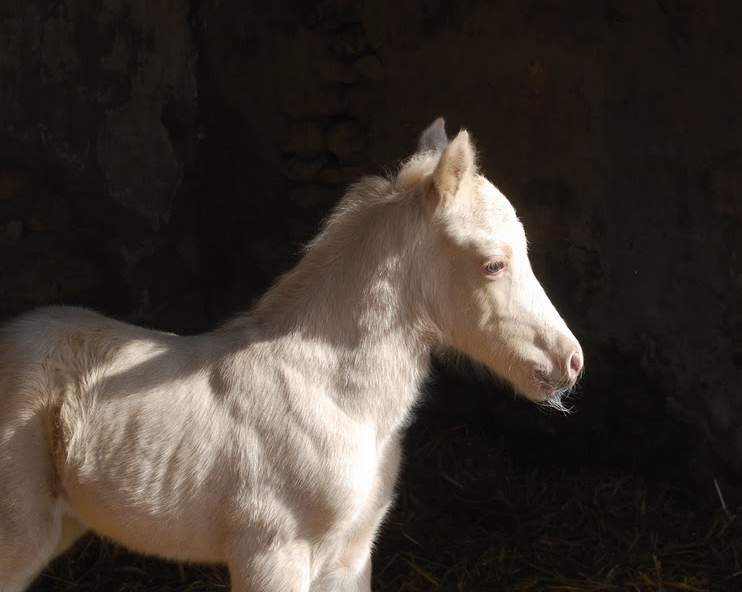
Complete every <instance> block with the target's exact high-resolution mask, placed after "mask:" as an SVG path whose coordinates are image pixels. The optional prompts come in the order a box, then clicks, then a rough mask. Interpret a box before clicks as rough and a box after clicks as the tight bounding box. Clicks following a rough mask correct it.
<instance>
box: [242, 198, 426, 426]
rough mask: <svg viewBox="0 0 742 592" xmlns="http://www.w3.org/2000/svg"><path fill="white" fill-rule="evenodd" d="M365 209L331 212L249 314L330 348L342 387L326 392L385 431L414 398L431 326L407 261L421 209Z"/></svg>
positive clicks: (273, 329) (267, 326) (274, 330)
mask: <svg viewBox="0 0 742 592" xmlns="http://www.w3.org/2000/svg"><path fill="white" fill-rule="evenodd" d="M371 207H372V206H369V209H370V211H369V212H367V213H366V215H365V216H362V215H361V212H354V213H352V214H346V215H347V216H348V218H349V219H347V220H342V219H341V220H336V221H335V224H334V226H333V225H331V227H330V228H328V230H326V231H325V232H324V233H323V234H322V235H321V236H320V237H319V238H318V240H317V241H316V242H315V244H314V245H313V246H312V248H311V249H310V251H309V252H308V253H307V254H306V255H305V256H304V258H303V259H302V260H301V261H300V262H299V263H298V265H297V266H296V267H295V268H294V269H293V270H292V271H290V272H289V273H288V274H286V275H285V276H284V277H283V278H281V279H280V280H279V281H278V283H277V284H276V285H275V286H274V287H273V288H271V290H270V291H269V292H268V293H267V294H266V295H265V297H264V298H263V299H262V300H261V302H260V303H259V304H258V306H257V307H256V309H255V310H254V311H253V315H251V316H252V317H253V319H255V320H256V321H258V322H259V323H260V325H261V326H262V327H263V328H264V330H266V331H267V332H268V334H269V335H270V334H273V336H275V337H277V338H281V337H282V336H287V337H288V340H289V341H290V342H294V343H299V344H304V345H306V344H310V345H311V344H312V343H315V344H318V345H322V346H323V348H322V349H323V350H324V351H330V352H331V354H330V355H331V356H333V357H334V361H333V362H331V363H329V364H328V370H329V372H330V373H331V374H334V376H333V378H332V383H333V384H335V385H342V386H338V387H337V388H335V389H334V390H333V389H330V392H329V393H328V395H330V396H333V397H334V398H335V399H336V402H337V404H338V405H339V406H341V407H343V408H345V409H346V410H347V411H348V412H349V413H353V414H357V415H359V416H361V417H363V418H364V419H368V420H370V421H372V422H375V423H376V424H377V425H378V427H379V428H380V430H381V431H389V430H393V429H395V426H398V425H400V424H401V422H403V421H404V419H405V417H406V416H407V414H408V412H409V411H410V409H411V407H412V406H413V405H414V403H415V400H416V398H417V394H418V391H419V387H420V383H421V381H422V380H423V379H424V377H425V375H426V373H427V371H428V369H429V365H430V350H431V348H432V344H433V337H434V333H433V331H431V329H430V324H429V323H428V322H426V319H425V318H423V316H422V313H421V311H420V302H421V300H422V298H421V286H420V280H419V277H418V273H416V271H415V267H414V265H413V261H414V260H415V258H416V254H417V252H419V251H420V248H421V239H420V236H419V228H420V226H419V224H415V223H414V222H415V220H414V216H419V215H420V213H419V212H418V211H417V210H416V209H415V208H414V205H409V204H377V205H376V206H374V208H375V209H371ZM418 222H419V221H418Z"/></svg>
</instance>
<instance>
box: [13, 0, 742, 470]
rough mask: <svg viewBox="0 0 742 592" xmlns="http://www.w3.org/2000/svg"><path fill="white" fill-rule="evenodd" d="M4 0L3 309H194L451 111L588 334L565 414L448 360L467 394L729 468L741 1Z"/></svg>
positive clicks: (192, 319) (739, 376)
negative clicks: (528, 403) (53, 305)
mask: <svg viewBox="0 0 742 592" xmlns="http://www.w3.org/2000/svg"><path fill="white" fill-rule="evenodd" d="M6 5H7V8H4V9H3V10H5V11H6V12H7V14H4V15H1V16H2V17H3V18H2V20H1V21H0V22H1V23H2V24H1V25H0V27H2V28H3V39H4V40H7V41H4V42H3V44H2V45H1V46H0V52H1V54H0V55H2V57H3V59H2V60H1V61H0V64H3V66H2V68H4V70H3V71H2V72H1V73H0V74H1V75H2V79H3V80H4V81H6V82H5V83H4V85H3V86H2V91H1V94H0V161H1V162H3V163H5V164H4V165H3V169H2V171H3V172H2V174H0V200H1V201H0V216H1V219H0V248H2V259H0V260H1V261H2V262H3V264H2V267H1V268H0V293H1V294H2V301H1V302H0V306H2V307H3V309H2V311H3V313H4V314H6V315H7V314H10V313H11V312H15V311H17V310H20V309H22V308H25V307H28V306H31V305H33V304H37V303H41V302H51V301H79V302H83V303H88V304H95V305H96V306H98V307H99V308H103V309H104V310H107V311H110V312H114V313H118V314H121V315H123V316H126V317H127V318H133V319H135V320H141V321H143V322H149V323H151V324H158V325H160V326H166V327H168V328H172V329H176V330H183V331H188V330H196V329H200V328H203V327H204V326H207V325H209V324H211V323H213V322H216V321H217V320H218V319H220V318H223V317H224V316H226V315H228V314H231V313H232V312H234V311H235V310H237V309H239V308H241V307H244V306H248V305H249V304H250V302H251V300H252V299H253V298H254V297H255V296H257V295H258V294H259V293H260V292H262V291H263V290H264V289H265V288H266V287H267V285H268V284H269V282H270V281H271V279H272V278H273V277H275V275H276V274H277V273H278V272H280V271H283V270H285V269H286V268H287V267H288V266H290V265H291V263H292V262H293V261H295V259H296V257H297V253H298V252H299V249H300V247H301V245H302V244H303V243H304V242H306V241H307V240H308V239H309V238H310V237H311V236H312V234H313V233H314V232H315V230H316V228H317V225H318V223H319V221H320V220H321V218H322V217H323V216H324V215H325V214H326V212H327V211H328V209H329V208H330V207H331V206H332V204H334V203H335V202H336V200H337V199H338V198H339V196H340V195H341V194H342V192H343V190H344V187H345V186H346V185H347V184H348V183H349V182H351V181H353V180H354V179H356V178H357V177H358V176H359V175H360V174H361V173H364V172H371V173H379V172H382V171H383V170H384V169H385V167H389V166H393V165H394V164H395V162H397V160H398V159H400V158H403V157H404V156H406V155H408V154H409V152H410V151H411V150H412V148H413V147H414V145H415V141H416V137H417V134H418V133H419V131H420V130H421V129H422V128H423V127H424V126H425V125H426V124H427V123H429V122H430V121H431V120H432V119H433V118H435V117H437V116H439V115H444V116H446V118H447V120H448V122H449V129H450V130H452V131H455V130H456V129H457V128H458V127H459V126H466V127H468V128H469V129H470V130H471V132H472V133H473V135H474V137H475V139H476V141H477V143H478V146H479V148H480V151H481V157H482V158H481V160H482V165H483V168H484V170H485V172H486V173H487V174H488V176H489V177H490V178H491V179H492V180H493V181H494V182H495V183H496V184H498V185H499V186H500V187H501V188H502V189H503V190H504V191H505V192H506V193H507V194H508V195H509V196H510V197H511V199H512V201H513V203H514V205H515V206H516V208H517V209H518V211H519V213H520V215H521V217H522V218H523V220H524V222H525V224H526V228H527V230H528V233H529V238H530V240H531V252H532V258H533V261H534V266H535V268H536V270H537V274H538V275H539V277H541V278H542V280H543V283H544V284H545V286H546V287H547V291H548V292H549V294H550V295H551V296H552V299H553V300H554V301H555V303H556V304H557V307H558V308H559V309H560V310H561V311H563V313H564V316H565V317H566V319H567V320H568V322H569V324H570V326H572V327H573V329H574V331H575V333H576V334H577V336H578V337H579V338H580V340H581V341H582V342H583V344H584V346H585V349H586V354H587V374H586V378H585V380H584V383H583V389H582V393H581V395H580V397H579V399H578V400H577V402H576V411H577V413H576V414H575V415H573V416H572V417H570V418H568V419H566V420H565V419H561V418H554V417H546V416H542V415H539V414H538V413H537V412H535V411H534V410H532V409H531V408H528V410H525V409H524V408H521V407H519V406H518V405H517V404H514V405H511V404H510V403H504V402H503V401H506V400H507V398H506V397H503V396H502V395H492V387H491V385H482V384H479V383H478V382H476V381H472V380H467V379H463V380H464V381H465V382H462V379H461V378H452V379H451V380H452V381H453V383H452V384H449V385H448V387H447V389H446V390H448V391H450V392H451V393H453V394H451V395H450V396H449V400H450V401H454V405H457V406H459V411H457V413H461V414H462V417H467V418H468V419H471V418H473V417H475V416H476V417H479V418H481V416H482V414H481V413H480V412H481V410H482V409H486V410H487V413H488V414H489V415H491V416H492V417H495V418H497V417H503V415H502V414H503V413H507V414H508V415H507V417H518V418H519V419H518V421H515V422H499V421H498V420H496V419H493V422H494V423H493V425H495V426H496V427H497V428H498V429H503V430H508V429H510V430H511V431H512V433H513V434H517V438H516V436H515V435H514V438H516V439H520V441H524V440H525V441H527V442H528V443H529V444H528V446H530V445H531V444H532V445H533V446H531V448H532V449H533V448H538V449H540V450H545V449H549V450H552V451H555V452H556V453H557V454H561V455H562V456H563V457H564V458H567V457H569V458H572V459H577V460H576V462H581V461H587V460H588V459H589V458H591V457H592V458H593V459H595V458H605V459H608V460H610V459H613V460H616V459H620V458H626V457H629V458H631V459H634V460H636V461H637V462H640V463H643V462H647V463H648V466H651V467H652V468H651V470H655V469H656V468H657V467H658V466H665V465H668V464H670V465H672V466H675V467H677V468H678V471H679V472H680V473H681V474H682V473H683V472H684V471H686V472H687V470H688V466H689V463H691V464H692V467H693V468H692V470H693V472H694V474H695V475H696V477H697V479H699V480H700V481H701V482H703V483H706V484H708V483H709V480H710V479H711V478H712V477H718V478H719V479H722V478H724V477H726V478H727V479H729V480H730V481H734V479H735V474H736V475H739V473H740V469H742V422H741V421H740V417H741V416H742V397H741V396H740V394H739V385H740V384H741V383H742V369H741V366H742V362H741V361H742V345H741V344H740V334H742V316H741V314H742V313H741V312H740V311H741V310H742V307H740V293H741V290H742V275H741V274H742V272H740V264H739V261H738V258H739V256H740V255H739V254H740V252H742V250H741V247H742V244H741V241H742V239H741V238H740V236H741V234H740V232H739V228H740V218H741V217H742V198H740V180H741V173H740V172H739V171H740V170H742V166H740V165H742V162H741V161H742V153H740V149H739V145H738V144H739V138H740V132H741V131H742V129H741V125H742V124H741V122H740V118H739V116H738V110H739V105H740V104H742V96H741V95H742V79H740V78H739V77H738V76H736V71H737V69H738V64H739V63H740V60H741V59H742V42H741V41H740V39H739V36H738V34H737V31H736V28H737V24H738V23H739V22H741V21H740V18H742V5H739V3H736V2H734V1H733V0H716V1H711V2H706V3H703V4H701V3H691V2H684V1H681V0H659V1H657V2H646V1H645V0H621V1H618V0H615V1H614V0H611V1H607V2H591V1H572V0H570V1H566V2H560V3H554V2H544V1H539V0H529V1H528V2H504V1H501V2H490V1H484V0H463V1H461V2H457V3H455V4H452V3H450V2H442V1H440V0H423V1H421V2H418V1H412V0H397V1H395V2H388V1H381V2H363V1H360V0H358V1H351V0H348V1H340V0H314V1H309V2H299V1H298V0H279V1H277V2H273V3H254V2H244V1H241V0H219V1H212V2H206V1H202V2H192V3H191V5H190V6H187V5H185V4H183V3H178V2H163V3H157V8H155V7H154V5H152V3H147V2H144V1H141V2H139V1H136V0H126V1H124V0H121V1H119V2H114V1H108V2H97V3H82V2H66V3H62V2H52V1H51V0H35V2H25V1H24V2H21V1H20V0H19V1H17V2H11V1H9V2H7V3H6ZM34 257H37V258H38V261H39V263H38V265H37V264H35V263H34V264H33V265H31V264H29V263H28V262H30V261H36V259H34ZM14 261H15V262H16V263H13V262H14ZM14 265H15V267H14ZM34 265H37V266H36V267H34ZM14 274H15V275H14ZM55 274H57V275H55ZM57 276H59V277H57ZM60 277H61V279H60ZM462 385H463V386H462ZM465 392H471V393H472V394H471V395H466V396H465V395H464V393H465ZM464 400H466V401H467V403H466V405H464V404H463V401H464ZM436 404H443V403H441V402H438V403H436V401H434V402H433V404H432V406H431V408H433V409H435V408H436ZM502 405H504V406H505V407H507V408H506V409H504V410H503V409H500V406H502ZM467 406H469V407H471V406H473V408H474V409H476V410H477V411H476V412H471V411H470V412H465V411H461V409H463V408H465V407H467ZM467 413H468V415H467ZM485 415H486V414H485ZM513 426H516V427H513ZM524 433H525V434H527V435H526V436H523V434H524ZM531 433H533V434H540V436H539V437H538V438H536V437H535V436H533V438H534V439H533V440H530V439H529V438H531V436H530V434H531ZM528 446H527V447H528ZM599 451H603V454H604V456H601V455H600V453H599ZM648 459H653V461H652V462H650V461H649V460H648ZM714 459H716V460H714Z"/></svg>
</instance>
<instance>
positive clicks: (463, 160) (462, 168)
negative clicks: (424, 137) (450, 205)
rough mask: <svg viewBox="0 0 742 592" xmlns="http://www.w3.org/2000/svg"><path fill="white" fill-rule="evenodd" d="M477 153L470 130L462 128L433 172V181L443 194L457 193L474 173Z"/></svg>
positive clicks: (444, 151)
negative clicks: (463, 182)
mask: <svg viewBox="0 0 742 592" xmlns="http://www.w3.org/2000/svg"><path fill="white" fill-rule="evenodd" d="M475 165H476V153H475V151H474V145H473V144H472V141H471V138H470V137H469V132H467V131H466V130H461V131H460V132H459V133H458V135H457V136H456V137H455V138H454V139H453V140H451V142H450V143H449V144H448V146H446V148H445V150H443V154H441V159H440V160H439V161H438V166H436V167H435V171H434V172H433V183H434V184H435V186H436V188H437V189H438V191H440V193H441V195H442V196H446V195H456V193H457V192H458V190H459V187H461V183H462V181H464V180H465V179H467V178H468V177H470V176H472V175H473V174H474V169H475Z"/></svg>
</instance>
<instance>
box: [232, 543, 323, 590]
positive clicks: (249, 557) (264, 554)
mask: <svg viewBox="0 0 742 592" xmlns="http://www.w3.org/2000/svg"><path fill="white" fill-rule="evenodd" d="M252 545H254V542H253V541H251V540H249V538H248V537H245V539H241V537H237V538H236V539H235V540H233V541H232V543H231V544H230V545H229V547H230V548H229V550H228V565H229V575H230V577H231V580H232V591H233V592H278V591H280V592H309V584H310V573H309V570H310V567H309V565H310V564H309V562H310V556H309V546H308V545H307V544H306V543H301V542H297V541H294V542H290V543H285V544H276V545H273V546H271V547H269V548H268V549H266V550H261V551H258V552H254V551H251V550H250V547H251V546H252Z"/></svg>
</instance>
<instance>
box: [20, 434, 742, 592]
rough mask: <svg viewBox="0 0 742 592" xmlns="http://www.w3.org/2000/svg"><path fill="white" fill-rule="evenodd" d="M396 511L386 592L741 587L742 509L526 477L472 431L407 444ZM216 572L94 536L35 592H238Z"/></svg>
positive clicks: (680, 494) (383, 553) (595, 481)
mask: <svg viewBox="0 0 742 592" xmlns="http://www.w3.org/2000/svg"><path fill="white" fill-rule="evenodd" d="M407 451H408V452H407V461H406V467H405V472H404V476H403V479H402V484H401V488H400V493H399V497H398V500H397V506H396V509H395V511H394V512H393V513H392V515H391V516H390V518H389V520H388V522H387V524H386V527H385V529H384V533H383V535H382V537H381V539H380V540H379V543H378V546H377V550H376V554H375V563H374V567H375V569H374V581H375V587H374V590H376V591H378V592H392V591H394V592H422V591H435V590H443V591H451V592H453V591H480V590H481V591H499V590H502V591H512V592H531V591H533V592H597V591H606V592H611V591H615V592H622V591H645V590H646V591H658V592H659V591H663V592H675V591H684V592H701V591H709V592H725V591H729V592H731V591H738V590H742V527H741V526H740V518H738V517H737V516H736V515H735V514H734V509H728V511H725V510H724V509H722V508H721V507H718V508H716V507H710V506H708V505H707V504H705V505H704V504H700V503H699V502H697V501H696V500H694V499H693V497H692V496H690V495H689V494H688V493H687V492H684V491H682V490H680V489H678V488H673V487H671V486H669V485H666V484H646V483H643V482H642V481H641V480H639V479H638V478H636V477H632V476H623V475H620V474H601V475H598V474H595V473H587V472H574V471H573V472H570V473H567V472H550V473H549V472H543V471H538V470H532V469H531V470H518V469H516V468H515V467H513V466H512V463H510V462H509V461H508V460H507V456H506V455H505V454H504V452H503V450H502V449H501V446H500V445H497V444H496V443H494V442H493V441H492V439H491V438H489V437H487V435H486V434H484V433H482V432H479V431H475V430H474V429H473V428H469V427H464V426H459V427H456V426H454V427H449V428H448V429H446V430H444V431H436V430H431V429H430V428H426V427H424V426H422V425H419V426H417V427H416V428H414V429H413V431H412V433H411V434H410V437H409V438H408V442H407ZM228 586H229V578H228V576H227V574H226V571H225V570H224V569H222V568H218V567H201V566H180V565H177V564H172V563H168V562H162V561H157V560H152V559H145V558H142V557H139V556H136V555H133V554H129V553H127V552H126V551H124V550H122V549H120V548H119V547H116V546H114V545H110V544H106V543H101V542H99V541H98V540H97V539H93V538H89V539H85V540H83V541H81V542H80V543H79V544H78V546H77V547H76V548H75V549H74V550H73V551H71V552H70V553H69V554H67V555H66V556H64V557H62V558H60V559H59V560H57V562H56V563H55V564H54V565H53V566H52V567H51V568H50V569H49V570H47V571H46V572H45V573H44V574H43V575H42V576H41V577H40V579H39V580H38V581H37V583H36V584H35V586H34V588H33V589H34V591H35V592H42V591H44V592H52V591H53V592H62V591H64V592H69V591H72V590H76V591H77V590H79V591H83V590H106V591H111V592H114V591H121V592H124V591H132V592H134V591H144V590H159V591H171V590H186V591H190V592H202V591H205V590H226V589H228Z"/></svg>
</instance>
